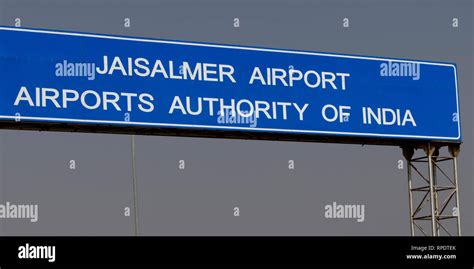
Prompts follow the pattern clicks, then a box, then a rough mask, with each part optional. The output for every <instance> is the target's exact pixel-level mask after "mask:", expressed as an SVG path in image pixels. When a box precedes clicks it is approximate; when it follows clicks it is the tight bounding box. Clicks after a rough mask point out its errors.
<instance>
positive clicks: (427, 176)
mask: <svg viewBox="0 0 474 269" xmlns="http://www.w3.org/2000/svg"><path fill="white" fill-rule="evenodd" d="M447 147H448V151H449V155H450V156H440V154H439V153H440V148H441V147H440V146H435V145H432V144H427V145H425V146H423V147H422V148H421V149H422V150H421V152H423V153H424V154H423V155H422V156H419V157H414V155H415V153H416V152H417V149H416V148H413V147H402V151H403V156H404V157H405V159H406V160H407V171H408V200H409V208H410V229H411V235H412V236H415V235H425V236H428V235H432V236H444V235H448V236H453V235H458V236H460V235H461V223H460V222H461V219H460V210H459V185H458V167H457V157H458V155H459V150H460V148H459V145H449V146H447ZM446 155H448V154H446Z"/></svg>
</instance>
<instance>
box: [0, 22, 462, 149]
mask: <svg viewBox="0 0 474 269" xmlns="http://www.w3.org/2000/svg"><path fill="white" fill-rule="evenodd" d="M456 73H457V72H456V66H455V65H454V64H448V63H436V62H427V61H414V60H401V59H389V58H380V57H365V56H354V55H341V54H333V53H316V52H306V51H292V50H282V49H268V48H254V47H244V46H228V45H216V44H203V43H195V42H180V41H166V40H156V39H145V38H133V37H121V36H110V35H97V34H86V33H71V32H59V31H49V30H35V29H22V28H10V27H0V74H1V80H0V118H1V119H2V120H4V121H16V122H17V123H18V124H22V122H32V121H34V122H56V123H72V124H94V125H120V126H140V127H161V128H185V129H190V130H196V131H202V132H206V131H207V130H227V131H243V132H257V133H258V132H266V133H278V134H280V133H291V134H310V135H324V136H348V137H355V136H356V137H371V138H380V139H385V138H396V139H419V140H429V141H451V142H453V141H454V142H460V141H461V126H460V120H459V98H458V90H457V77H456V76H457V75H456Z"/></svg>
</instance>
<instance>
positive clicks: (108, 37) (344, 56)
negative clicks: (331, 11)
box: [0, 27, 461, 140]
mask: <svg viewBox="0 0 474 269" xmlns="http://www.w3.org/2000/svg"><path fill="white" fill-rule="evenodd" d="M0 30H6V31H19V32H32V33H43V34H55V35H67V36H81V37H93V38H103V39H115V40H127V41H137V42H150V43H163V44H174V45H184V46H200V47H212V48H224V49H237V50H251V51H265V52H275V53H287V54H288V53H289V54H300V55H315V56H325V57H338V58H350V59H363V60H372V61H397V62H406V63H417V64H426V65H436V66H448V67H452V68H453V71H454V79H455V87H456V108H457V113H458V136H457V137H439V136H419V135H395V134H378V133H354V132H332V131H314V130H292V129H274V128H253V127H232V126H214V125H194V124H172V123H150V122H126V121H107V120H80V119H69V118H44V117H28V116H26V117H23V116H19V117H17V116H3V115H0V118H2V119H18V118H20V119H26V120H46V121H59V122H66V123H67V122H68V121H69V122H79V123H107V124H122V125H141V126H162V127H163V126H164V127H166V126H167V127H188V128H189V127H191V128H207V129H230V130H251V131H255V130H259V131H273V132H285V133H306V134H335V135H356V136H362V137H363V136H375V137H389V138H418V139H441V140H459V139H460V138H461V123H460V122H461V120H460V117H459V116H460V115H459V97H458V80H457V72H456V66H455V65H453V64H447V63H433V62H423V61H411V60H397V59H387V58H377V57H364V56H351V55H341V54H330V53H317V52H303V51H291V50H282V49H265V48H252V47H244V46H229V45H214V44H200V43H195V42H179V41H165V40H154V39H146V38H132V37H119V36H106V35H97V34H85V33H70V32H61V31H47V30H34V29H22V28H7V27H0Z"/></svg>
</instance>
